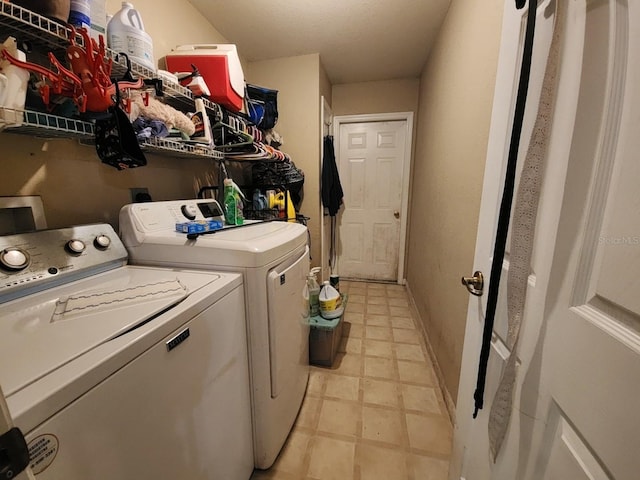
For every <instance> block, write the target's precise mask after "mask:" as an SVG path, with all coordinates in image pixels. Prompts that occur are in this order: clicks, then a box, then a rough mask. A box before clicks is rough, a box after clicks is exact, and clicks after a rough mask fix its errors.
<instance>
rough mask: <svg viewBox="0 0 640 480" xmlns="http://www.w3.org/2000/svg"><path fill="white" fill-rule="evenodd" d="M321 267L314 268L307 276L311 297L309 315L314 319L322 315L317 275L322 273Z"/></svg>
mask: <svg viewBox="0 0 640 480" xmlns="http://www.w3.org/2000/svg"><path fill="white" fill-rule="evenodd" d="M320 270H321V268H320V267H314V268H312V269H311V271H310V272H309V275H307V291H308V295H309V314H310V315H311V316H312V317H314V316H316V315H319V314H320V301H319V297H320V285H318V280H317V279H316V275H317V274H318V273H320Z"/></svg>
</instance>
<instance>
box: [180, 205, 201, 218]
mask: <svg viewBox="0 0 640 480" xmlns="http://www.w3.org/2000/svg"><path fill="white" fill-rule="evenodd" d="M180 211H181V212H182V214H183V215H184V216H185V217H187V219H188V220H195V219H196V215H197V214H198V210H197V209H196V206H195V205H182V207H180Z"/></svg>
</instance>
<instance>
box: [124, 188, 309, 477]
mask: <svg viewBox="0 0 640 480" xmlns="http://www.w3.org/2000/svg"><path fill="white" fill-rule="evenodd" d="M221 218H222V210H221V208H220V206H219V204H218V203H217V202H216V201H215V200H211V199H202V200H180V201H168V202H150V203H136V204H131V205H126V206H125V207H123V208H122V210H121V211H120V234H121V237H122V240H123V242H124V244H125V246H126V248H127V250H128V251H129V258H130V261H131V262H133V263H135V264H141V265H156V266H164V267H168V266H174V267H181V268H196V269H205V270H209V269H214V270H224V271H233V272H240V273H242V274H243V276H244V282H245V287H246V291H245V299H246V311H247V331H248V338H249V357H250V365H251V368H250V370H251V386H252V407H253V434H254V455H255V466H256V467H257V468H261V469H266V468H269V467H270V466H271V465H272V464H273V462H274V461H275V459H276V457H277V455H278V453H279V452H280V449H281V448H282V446H283V445H284V442H285V440H286V438H287V435H288V434H289V432H290V430H291V428H292V427H293V424H294V422H295V419H296V416H297V414H298V411H299V409H300V406H301V404H302V400H303V398H304V395H305V392H306V386H307V381H308V378H309V325H308V318H307V317H308V315H307V312H306V309H305V308H304V305H303V299H302V294H303V289H304V285H305V282H306V277H307V274H308V271H309V248H308V245H307V243H308V240H307V237H308V233H307V232H308V230H307V228H306V227H305V226H304V225H301V224H298V223H291V222H282V221H274V222H253V223H251V222H249V223H247V224H245V225H244V226H242V227H231V228H225V229H223V230H218V231H215V232H214V233H211V234H205V235H198V236H187V235H185V234H184V233H178V232H177V231H176V223H183V222H187V221H205V220H211V219H221Z"/></svg>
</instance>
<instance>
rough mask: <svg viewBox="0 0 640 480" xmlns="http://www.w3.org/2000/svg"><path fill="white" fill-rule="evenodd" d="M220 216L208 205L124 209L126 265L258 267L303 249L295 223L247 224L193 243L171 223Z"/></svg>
mask: <svg viewBox="0 0 640 480" xmlns="http://www.w3.org/2000/svg"><path fill="white" fill-rule="evenodd" d="M219 210H220V206H219V205H218V203H217V202H216V201H215V200H211V199H198V200H172V201H167V202H148V203H133V204H130V205H125V206H124V207H122V209H121V210H120V229H121V236H122V242H123V243H124V245H125V246H126V247H127V250H128V252H129V260H130V261H132V262H133V263H142V264H152V265H180V266H193V267H196V268H202V267H209V266H220V267H262V266H265V265H269V264H270V263H272V262H274V261H276V260H279V259H281V258H283V257H285V256H286V255H289V254H290V253H291V252H292V251H294V250H296V249H297V248H300V247H303V246H304V245H306V243H307V237H308V230H307V227H305V226H304V225H301V224H299V223H294V222H279V221H275V222H255V221H247V222H246V223H245V225H243V226H242V227H240V228H227V229H223V230H218V231H216V232H215V233H212V234H207V235H201V236H199V237H198V238H197V239H195V240H189V239H187V236H186V234H184V233H178V232H176V231H175V230H176V223H181V222H185V221H187V220H194V221H204V220H207V219H210V218H217V217H215V216H214V217H212V216H211V215H213V214H214V213H215V212H217V211H219ZM212 212H214V213H212ZM185 213H187V214H189V216H190V218H187V217H186V216H185Z"/></svg>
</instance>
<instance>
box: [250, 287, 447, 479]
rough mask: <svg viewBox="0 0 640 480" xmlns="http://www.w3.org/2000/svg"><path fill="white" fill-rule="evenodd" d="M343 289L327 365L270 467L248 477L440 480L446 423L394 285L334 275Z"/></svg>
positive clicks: (317, 372) (314, 372) (313, 380)
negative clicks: (336, 341)
mask: <svg viewBox="0 0 640 480" xmlns="http://www.w3.org/2000/svg"><path fill="white" fill-rule="evenodd" d="M340 290H341V291H342V292H345V293H347V294H348V305H347V309H346V312H345V316H344V317H343V319H344V322H345V323H344V326H343V337H342V340H341V342H340V347H339V348H338V354H337V356H336V359H335V361H334V363H333V366H332V367H331V368H328V367H327V368H323V367H311V374H310V377H309V385H308V387H307V395H306V397H305V400H304V402H303V404H302V408H301V410H300V413H299V415H298V418H297V420H296V423H295V426H294V427H293V430H292V432H291V434H290V435H289V438H288V439H287V442H286V444H285V446H284V448H283V449H282V451H281V452H280V455H279V457H278V459H277V460H276V462H275V463H274V465H273V466H272V467H271V468H270V469H269V470H266V471H258V470H256V471H255V472H254V474H253V476H252V477H251V479H252V480H262V479H278V480H311V479H313V480H332V479H336V480H373V479H380V480H405V479H406V480H446V478H447V472H448V468H449V456H450V453H451V438H452V429H451V422H450V420H449V416H448V415H447V412H446V409H445V405H444V401H443V398H442V392H441V391H440V388H439V387H438V383H437V380H436V377H435V374H434V372H433V367H432V364H431V361H430V359H429V356H428V354H427V350H426V348H425V346H424V343H423V341H422V338H421V336H420V332H419V330H418V329H417V328H416V324H415V323H414V322H415V321H414V319H413V318H412V315H411V311H410V309H409V301H408V296H407V293H406V289H405V287H403V286H400V285H388V284H380V283H365V282H346V281H341V282H340Z"/></svg>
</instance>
